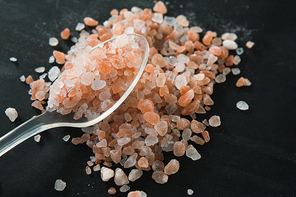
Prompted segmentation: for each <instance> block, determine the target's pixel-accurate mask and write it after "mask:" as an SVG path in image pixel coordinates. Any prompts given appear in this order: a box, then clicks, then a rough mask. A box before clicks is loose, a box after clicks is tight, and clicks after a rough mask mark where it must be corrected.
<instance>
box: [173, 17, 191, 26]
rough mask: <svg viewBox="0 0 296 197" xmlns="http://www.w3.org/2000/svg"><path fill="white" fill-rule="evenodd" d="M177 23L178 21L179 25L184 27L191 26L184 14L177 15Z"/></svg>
mask: <svg viewBox="0 0 296 197" xmlns="http://www.w3.org/2000/svg"><path fill="white" fill-rule="evenodd" d="M176 23H178V24H179V25H182V26H183V27H188V26H189V22H188V20H187V18H186V17H185V16H184V15H179V16H177V18H176Z"/></svg>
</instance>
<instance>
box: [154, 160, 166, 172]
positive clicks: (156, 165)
mask: <svg viewBox="0 0 296 197" xmlns="http://www.w3.org/2000/svg"><path fill="white" fill-rule="evenodd" d="M152 170H153V171H163V170H164V163H163V162H162V161H159V160H155V161H154V162H153V164H152Z"/></svg>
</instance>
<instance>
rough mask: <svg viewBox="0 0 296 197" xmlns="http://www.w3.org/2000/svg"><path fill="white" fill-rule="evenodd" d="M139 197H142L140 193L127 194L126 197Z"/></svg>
mask: <svg viewBox="0 0 296 197" xmlns="http://www.w3.org/2000/svg"><path fill="white" fill-rule="evenodd" d="M141 196H142V194H141V192H140V191H133V192H129V193H128V194H127V197H141Z"/></svg>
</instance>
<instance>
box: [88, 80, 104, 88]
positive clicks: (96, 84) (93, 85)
mask: <svg viewBox="0 0 296 197" xmlns="http://www.w3.org/2000/svg"><path fill="white" fill-rule="evenodd" d="M105 86H106V81H104V80H94V81H92V83H91V88H92V89H93V90H100V89H102V88H104V87H105Z"/></svg>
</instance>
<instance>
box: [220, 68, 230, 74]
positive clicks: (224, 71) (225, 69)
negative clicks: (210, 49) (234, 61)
mask: <svg viewBox="0 0 296 197" xmlns="http://www.w3.org/2000/svg"><path fill="white" fill-rule="evenodd" d="M230 72H231V69H230V68H229V67H226V68H224V69H223V72H222V74H223V75H228V74H229V73H230Z"/></svg>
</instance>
